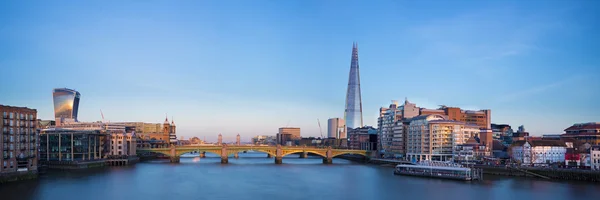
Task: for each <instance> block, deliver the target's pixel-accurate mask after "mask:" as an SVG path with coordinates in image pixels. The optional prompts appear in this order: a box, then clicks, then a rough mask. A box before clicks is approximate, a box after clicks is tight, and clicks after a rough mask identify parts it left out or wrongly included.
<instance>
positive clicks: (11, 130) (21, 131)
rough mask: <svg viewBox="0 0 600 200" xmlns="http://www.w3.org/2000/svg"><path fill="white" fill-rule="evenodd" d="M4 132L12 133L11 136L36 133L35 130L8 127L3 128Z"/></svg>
mask: <svg viewBox="0 0 600 200" xmlns="http://www.w3.org/2000/svg"><path fill="white" fill-rule="evenodd" d="M2 132H3V133H10V134H15V133H16V134H34V133H36V131H35V129H33V128H12V127H10V128H8V127H4V128H2Z"/></svg>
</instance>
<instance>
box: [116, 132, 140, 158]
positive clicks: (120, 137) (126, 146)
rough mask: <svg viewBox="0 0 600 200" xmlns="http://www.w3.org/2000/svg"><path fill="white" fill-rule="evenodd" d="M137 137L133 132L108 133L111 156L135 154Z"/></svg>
mask: <svg viewBox="0 0 600 200" xmlns="http://www.w3.org/2000/svg"><path fill="white" fill-rule="evenodd" d="M136 141H137V137H136V136H135V132H131V133H113V134H111V135H110V155H111V156H135V155H136V152H135V151H136V146H137V142H136Z"/></svg>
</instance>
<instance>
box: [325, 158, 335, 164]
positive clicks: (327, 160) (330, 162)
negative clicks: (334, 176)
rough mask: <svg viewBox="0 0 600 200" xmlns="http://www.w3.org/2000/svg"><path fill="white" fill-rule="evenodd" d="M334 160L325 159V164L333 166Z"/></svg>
mask: <svg viewBox="0 0 600 200" xmlns="http://www.w3.org/2000/svg"><path fill="white" fill-rule="evenodd" d="M332 160H333V159H332V158H323V164H333V161H332Z"/></svg>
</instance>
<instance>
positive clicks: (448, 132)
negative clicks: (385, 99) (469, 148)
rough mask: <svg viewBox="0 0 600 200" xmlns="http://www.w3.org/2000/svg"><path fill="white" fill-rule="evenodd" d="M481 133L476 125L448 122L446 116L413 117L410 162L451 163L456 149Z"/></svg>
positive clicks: (410, 130) (408, 142)
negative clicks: (432, 161)
mask: <svg viewBox="0 0 600 200" xmlns="http://www.w3.org/2000/svg"><path fill="white" fill-rule="evenodd" d="M477 133H479V128H478V127H477V126H476V125H471V124H466V123H465V122H459V121H454V120H448V118H447V117H446V116H444V115H420V116H418V117H413V118H412V120H411V122H410V125H409V126H408V134H407V143H406V144H407V147H406V150H407V152H406V154H407V157H408V158H409V159H410V160H414V161H421V160H435V161H450V160H452V158H453V156H454V152H453V151H454V148H455V146H457V145H460V144H464V143H466V142H467V140H468V139H469V138H471V137H472V136H474V135H476V134H477Z"/></svg>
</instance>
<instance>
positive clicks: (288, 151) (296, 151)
mask: <svg viewBox="0 0 600 200" xmlns="http://www.w3.org/2000/svg"><path fill="white" fill-rule="evenodd" d="M304 152H306V153H312V154H316V155H319V156H321V157H323V158H326V157H327V155H325V153H324V152H318V151H311V150H287V151H284V153H283V155H282V156H287V155H290V154H295V153H304Z"/></svg>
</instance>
